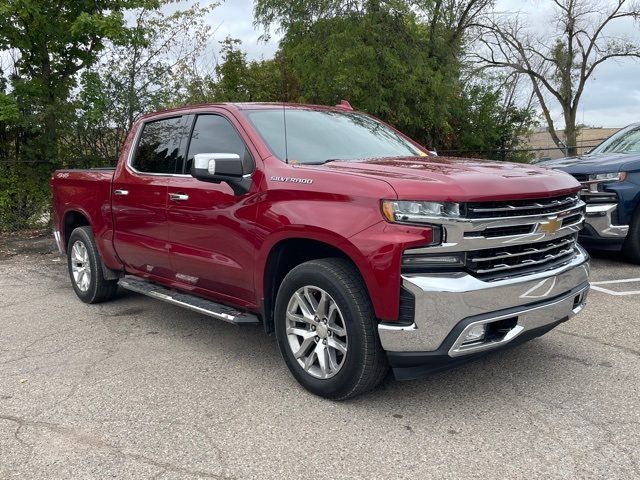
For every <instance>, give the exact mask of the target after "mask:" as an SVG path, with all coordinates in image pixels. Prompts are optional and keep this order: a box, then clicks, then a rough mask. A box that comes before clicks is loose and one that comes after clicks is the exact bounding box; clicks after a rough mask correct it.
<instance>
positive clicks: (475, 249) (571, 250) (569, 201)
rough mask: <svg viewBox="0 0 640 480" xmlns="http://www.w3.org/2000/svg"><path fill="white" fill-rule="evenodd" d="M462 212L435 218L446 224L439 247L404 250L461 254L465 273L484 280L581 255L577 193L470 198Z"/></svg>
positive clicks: (580, 203) (551, 265) (541, 268)
mask: <svg viewBox="0 0 640 480" xmlns="http://www.w3.org/2000/svg"><path fill="white" fill-rule="evenodd" d="M461 210H462V211H463V212H465V213H464V215H465V216H464V217H463V218H451V219H449V218H448V219H442V218H435V217H434V218H433V223H434V224H438V225H440V226H441V228H442V239H443V240H442V243H441V244H440V245H437V246H430V247H421V248H412V249H408V250H405V252H404V254H405V255H426V256H439V255H440V256H441V255H445V254H446V255H450V254H454V255H458V256H459V257H460V258H461V261H460V265H464V269H465V270H466V271H467V272H469V273H470V274H472V275H474V276H476V277H478V278H480V279H483V280H486V281H494V280H501V279H504V278H509V277H516V276H521V275H526V274H529V273H535V272H539V271H544V270H548V269H552V268H556V267H558V266H560V265H562V264H564V263H568V262H570V261H571V260H572V259H573V258H574V257H575V256H576V255H577V254H578V247H577V245H576V238H577V236H578V232H579V231H580V230H582V228H583V226H584V214H585V203H584V202H583V201H582V200H581V199H580V198H579V196H578V194H573V195H563V196H556V197H551V198H544V199H534V200H517V201H511V202H470V203H467V204H466V205H463V206H462V208H461ZM458 268H460V267H458ZM450 270H451V269H450Z"/></svg>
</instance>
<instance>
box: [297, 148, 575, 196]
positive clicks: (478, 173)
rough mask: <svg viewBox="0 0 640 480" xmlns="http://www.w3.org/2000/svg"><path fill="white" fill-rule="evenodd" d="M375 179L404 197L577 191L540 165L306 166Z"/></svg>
mask: <svg viewBox="0 0 640 480" xmlns="http://www.w3.org/2000/svg"><path fill="white" fill-rule="evenodd" d="M306 168H318V169H327V170H331V171H334V172H341V173H345V174H353V175H359V176H368V177H373V178H376V179H379V180H384V181H386V182H387V183H389V184H390V185H391V186H392V187H393V189H394V190H395V191H396V192H397V194H398V198H400V199H413V200H434V201H451V202H465V201H494V200H513V199H527V198H547V197H554V196H559V195H564V194H568V193H573V192H575V191H577V190H579V188H580V184H579V183H578V182H577V181H576V180H575V179H574V178H573V177H571V176H570V175H566V174H564V173H561V172H557V171H554V170H549V169H545V168H540V167H537V166H532V165H526V164H518V163H509V162H493V161H485V160H474V159H461V158H448V157H401V158H384V159H369V160H362V161H349V162H346V161H344V162H342V161H335V162H331V163H327V164H326V165H321V166H314V167H306Z"/></svg>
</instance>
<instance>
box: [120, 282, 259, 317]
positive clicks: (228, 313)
mask: <svg viewBox="0 0 640 480" xmlns="http://www.w3.org/2000/svg"><path fill="white" fill-rule="evenodd" d="M118 284H119V285H120V286H121V287H122V288H125V289H127V290H131V291H132V292H136V293H141V294H143V295H146V296H148V297H151V298H155V299H157V300H162V301H163V302H167V303H172V304H173V305H178V306H179V307H183V308H186V309H188V310H193V311H194V312H198V313H202V314H204V315H208V316H210V317H213V318H217V319H218V320H223V321H225V322H228V323H233V324H234V325H241V326H244V325H258V324H259V323H260V321H259V320H258V317H256V316H255V315H253V314H251V313H247V312H241V311H238V310H236V309H234V308H231V307H227V306H226V305H221V304H219V303H215V302H212V301H211V300H206V299H204V298H201V297H196V296H194V295H189V294H188V293H181V292H177V291H175V290H169V289H168V288H165V287H161V286H160V285H156V284H155V283H151V282H148V281H147V280H144V279H142V278H139V277H131V276H127V277H125V278H122V279H120V282H119V283H118Z"/></svg>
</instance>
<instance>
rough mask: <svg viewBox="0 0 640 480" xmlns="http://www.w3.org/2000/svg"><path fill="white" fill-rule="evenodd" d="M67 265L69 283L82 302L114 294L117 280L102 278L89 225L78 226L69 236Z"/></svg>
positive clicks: (105, 297)
mask: <svg viewBox="0 0 640 480" xmlns="http://www.w3.org/2000/svg"><path fill="white" fill-rule="evenodd" d="M67 267H68V269H69V277H70V278H71V285H72V286H73V289H74V290H75V292H76V295H78V298H79V299H80V300H82V301H83V302H85V303H100V302H104V301H106V300H110V299H111V298H113V297H114V296H115V294H116V291H117V290H118V281H117V280H105V279H104V276H103V274H102V261H101V260H100V253H99V252H98V248H97V247H96V242H95V239H94V238H93V232H92V231H91V227H78V228H76V229H75V230H74V231H73V232H72V233H71V235H70V236H69V242H68V245H67Z"/></svg>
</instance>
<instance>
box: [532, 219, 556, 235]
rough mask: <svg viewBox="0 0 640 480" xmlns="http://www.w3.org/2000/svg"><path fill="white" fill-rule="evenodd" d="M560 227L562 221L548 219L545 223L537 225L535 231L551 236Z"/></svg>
mask: <svg viewBox="0 0 640 480" xmlns="http://www.w3.org/2000/svg"><path fill="white" fill-rule="evenodd" d="M561 226H562V220H558V219H557V218H550V219H549V220H547V221H546V222H542V223H539V224H538V230H537V231H538V232H545V233H548V234H553V233H556V232H557V231H558V230H559V229H560V227H561Z"/></svg>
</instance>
